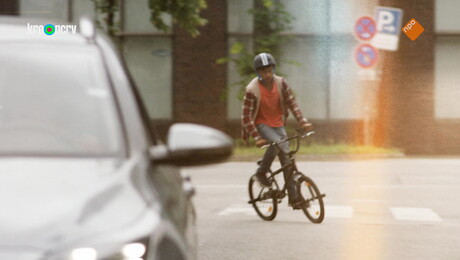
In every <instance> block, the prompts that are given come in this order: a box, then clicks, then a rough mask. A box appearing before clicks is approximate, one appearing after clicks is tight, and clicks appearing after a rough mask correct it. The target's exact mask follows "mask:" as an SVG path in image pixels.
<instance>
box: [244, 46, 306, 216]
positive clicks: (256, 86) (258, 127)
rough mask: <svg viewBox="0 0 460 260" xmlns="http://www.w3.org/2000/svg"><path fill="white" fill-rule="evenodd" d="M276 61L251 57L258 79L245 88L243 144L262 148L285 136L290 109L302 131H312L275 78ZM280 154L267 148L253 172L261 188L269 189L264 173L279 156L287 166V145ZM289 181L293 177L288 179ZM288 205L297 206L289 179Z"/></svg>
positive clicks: (264, 55) (283, 84)
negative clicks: (251, 144)
mask: <svg viewBox="0 0 460 260" xmlns="http://www.w3.org/2000/svg"><path fill="white" fill-rule="evenodd" d="M275 66H276V62H275V59H274V58H273V56H272V55H270V54H269V53H260V54H258V55H256V57H255V58H254V69H255V71H256V73H257V77H256V78H254V79H253V80H252V81H251V82H250V83H249V84H248V85H247V86H246V93H245V95H244V100H243V108H242V117H241V118H242V127H243V131H242V137H243V140H244V141H245V142H247V141H248V139H249V137H252V138H254V139H255V140H256V146H257V147H261V146H263V145H265V144H268V143H269V142H277V141H280V140H282V139H284V138H286V137H287V134H286V129H285V123H286V119H287V117H288V115H289V112H288V109H289V110H291V112H292V114H293V115H294V117H295V118H296V119H297V121H298V122H299V124H300V125H301V128H302V129H303V131H305V132H307V131H308V130H310V129H311V128H312V125H311V124H310V123H308V121H307V119H306V118H305V117H304V116H303V115H302V111H301V110H300V108H299V107H298V105H297V103H296V100H295V98H294V95H293V94H292V90H291V89H290V88H289V86H288V84H287V83H286V81H285V80H284V78H282V77H279V76H277V75H275ZM279 149H280V150H279V151H278V148H277V147H276V146H270V147H269V148H268V149H267V150H266V151H265V154H264V156H263V159H262V163H261V165H260V166H259V168H258V169H257V171H256V176H257V179H258V181H259V182H260V184H261V185H263V186H266V187H269V186H270V185H271V184H270V182H269V180H268V179H267V176H266V174H267V172H268V170H269V169H270V166H271V164H272V162H273V160H274V159H275V157H276V155H277V154H278V157H279V160H280V162H281V165H283V166H284V165H287V164H289V162H290V160H289V156H288V152H289V144H288V143H287V142H284V143H282V144H280V146H279ZM283 175H284V180H285V181H287V180H288V177H289V170H285V171H284V172H283ZM291 180H292V178H291ZM287 187H288V195H289V204H290V205H292V206H294V207H295V205H296V204H297V203H299V198H298V195H297V193H296V190H295V183H294V181H293V180H292V181H291V183H288V184H287Z"/></svg>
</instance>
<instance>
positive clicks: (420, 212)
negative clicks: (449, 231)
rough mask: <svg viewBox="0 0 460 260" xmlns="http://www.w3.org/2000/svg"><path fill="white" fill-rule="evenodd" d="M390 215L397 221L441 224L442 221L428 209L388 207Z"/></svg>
mask: <svg viewBox="0 0 460 260" xmlns="http://www.w3.org/2000/svg"><path fill="white" fill-rule="evenodd" d="M390 210H391V213H392V214H393V216H394V217H395V218H396V219H398V220H415V221H432V222H441V221H442V219H441V218H440V217H439V215H438V214H436V213H435V212H434V211H433V210H431V209H428V208H398V207H390Z"/></svg>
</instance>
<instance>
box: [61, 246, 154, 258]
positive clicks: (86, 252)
mask: <svg viewBox="0 0 460 260" xmlns="http://www.w3.org/2000/svg"><path fill="white" fill-rule="evenodd" d="M147 245H148V244H147V243H145V242H135V243H129V244H125V245H124V246H122V247H121V248H120V249H119V250H118V252H115V253H113V254H108V253H107V252H103V251H105V250H103V251H101V252H98V250H96V249H95V248H91V247H84V248H76V249H74V250H72V251H71V253H70V257H69V259H70V260H99V259H104V260H144V259H146V256H147Z"/></svg>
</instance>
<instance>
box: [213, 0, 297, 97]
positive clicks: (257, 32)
mask: <svg viewBox="0 0 460 260" xmlns="http://www.w3.org/2000/svg"><path fill="white" fill-rule="evenodd" d="M249 13H250V14H252V15H253V16H254V34H253V36H254V37H253V39H254V48H252V50H250V49H248V48H247V47H246V45H245V44H244V43H242V42H240V41H237V42H235V43H234V44H233V45H232V46H231V47H230V56H229V57H227V58H221V59H218V60H217V61H216V62H217V63H219V64H222V63H225V62H231V63H234V64H235V66H236V69H237V72H238V75H239V76H240V80H239V81H238V82H235V83H234V84H233V85H236V86H239V90H240V91H239V94H238V98H240V99H242V97H243V95H244V87H245V86H246V84H247V83H248V82H249V81H250V80H251V79H253V78H254V77H255V76H256V73H255V71H254V68H253V59H254V56H255V55H256V54H258V53H261V52H268V53H271V54H272V55H273V56H274V57H275V59H276V60H277V74H280V73H279V71H280V67H281V66H280V65H281V63H280V59H279V56H280V53H281V51H280V50H281V46H283V45H284V44H285V43H286V42H287V41H289V39H290V37H289V36H287V35H283V34H282V32H285V31H287V30H289V29H290V28H291V26H290V25H291V23H292V21H293V19H294V17H293V16H292V15H291V14H290V13H288V12H287V11H286V10H285V8H284V5H283V4H282V2H281V1H280V0H254V8H252V9H250V10H249ZM281 75H282V73H281Z"/></svg>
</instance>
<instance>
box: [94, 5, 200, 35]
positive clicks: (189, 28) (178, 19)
mask: <svg viewBox="0 0 460 260" xmlns="http://www.w3.org/2000/svg"><path fill="white" fill-rule="evenodd" d="M91 1H92V2H93V3H94V7H95V10H96V25H97V26H98V27H99V28H101V29H103V30H104V31H106V32H107V33H108V34H109V35H110V36H112V37H113V36H115V35H116V33H118V32H119V31H120V22H119V21H118V20H117V17H118V16H119V15H118V14H119V11H120V1H119V0H91ZM148 7H149V8H150V14H151V17H150V22H151V23H152V24H153V25H154V26H155V27H156V28H158V29H160V30H162V31H164V32H167V31H169V30H170V28H169V26H168V25H167V24H166V23H165V22H164V16H163V14H169V15H171V17H172V19H173V22H174V23H177V24H179V26H181V27H182V28H183V29H184V30H185V31H186V32H188V33H190V35H192V36H197V35H199V34H200V32H199V30H198V27H200V26H202V25H205V24H206V23H207V20H206V19H204V18H202V17H201V16H200V11H201V10H202V9H204V8H206V7H207V5H206V0H148ZM101 16H102V17H101ZM101 21H102V22H101Z"/></svg>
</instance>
